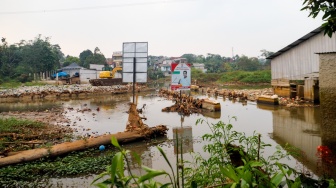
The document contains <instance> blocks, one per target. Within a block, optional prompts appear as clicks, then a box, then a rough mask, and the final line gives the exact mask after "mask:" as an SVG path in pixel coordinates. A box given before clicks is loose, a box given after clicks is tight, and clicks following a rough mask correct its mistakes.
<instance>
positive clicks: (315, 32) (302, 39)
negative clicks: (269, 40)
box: [266, 27, 322, 59]
mask: <svg viewBox="0 0 336 188" xmlns="http://www.w3.org/2000/svg"><path fill="white" fill-rule="evenodd" d="M321 31H322V27H318V28H317V29H315V30H313V31H311V32H310V33H308V34H306V35H305V36H303V37H301V38H299V39H298V40H296V41H295V42H293V43H291V44H290V45H288V46H286V47H285V48H282V49H281V50H279V51H277V52H276V53H274V54H273V55H271V56H268V57H267V58H266V59H273V58H275V57H277V56H279V55H281V54H282V53H284V52H286V51H288V50H290V49H291V48H294V47H295V46H297V45H299V44H300V43H302V42H304V41H306V40H308V39H310V38H311V37H313V36H315V35H317V34H319V33H320V32H321Z"/></svg>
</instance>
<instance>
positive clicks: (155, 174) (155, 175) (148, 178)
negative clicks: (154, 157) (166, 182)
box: [138, 170, 167, 183]
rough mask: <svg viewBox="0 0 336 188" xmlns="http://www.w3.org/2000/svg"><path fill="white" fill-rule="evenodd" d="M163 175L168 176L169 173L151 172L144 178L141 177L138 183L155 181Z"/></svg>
mask: <svg viewBox="0 0 336 188" xmlns="http://www.w3.org/2000/svg"><path fill="white" fill-rule="evenodd" d="M163 174H167V172H165V171H162V170H157V171H151V172H148V173H147V174H145V175H143V176H140V177H139V179H138V181H139V182H140V183H141V182H144V181H146V180H150V179H153V178H155V177H157V176H161V175H163Z"/></svg>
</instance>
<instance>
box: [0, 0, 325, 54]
mask: <svg viewBox="0 0 336 188" xmlns="http://www.w3.org/2000/svg"><path fill="white" fill-rule="evenodd" d="M302 2H303V0H0V38H1V37H4V38H6V40H7V42H9V43H10V44H13V43H17V42H19V41H20V40H33V39H34V38H35V37H36V36H37V35H38V34H41V35H42V36H43V37H51V41H50V42H51V43H52V44H59V45H60V47H61V49H62V52H63V53H64V54H65V55H72V56H77V57H78V56H79V54H80V53H81V52H82V51H84V50H86V49H90V50H91V51H93V50H94V48H95V47H99V48H100V50H101V52H102V53H103V54H104V55H105V57H107V58H108V57H111V56H112V53H113V51H121V50H122V43H123V42H148V46H149V48H148V51H149V55H165V56H181V55H183V54H184V53H193V54H196V55H206V54H207V53H213V54H220V55H222V56H226V57H231V56H232V49H233V53H234V54H238V55H246V56H248V57H258V56H259V55H260V54H261V53H260V50H262V49H266V50H267V51H273V52H276V51H278V50H280V49H281V48H283V47H285V46H287V45H288V44H290V43H292V42H294V41H295V40H297V39H299V38H300V37H302V36H304V35H305V34H307V33H309V32H310V31H312V30H314V29H316V28H317V27H319V26H320V25H321V24H322V21H321V16H319V17H318V18H316V19H313V18H311V17H308V14H309V13H308V12H306V11H300V9H301V8H302Z"/></svg>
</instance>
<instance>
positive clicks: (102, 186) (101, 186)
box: [95, 183, 108, 188]
mask: <svg viewBox="0 0 336 188" xmlns="http://www.w3.org/2000/svg"><path fill="white" fill-rule="evenodd" d="M95 186H97V187H99V188H108V185H107V184H105V183H97V184H95Z"/></svg>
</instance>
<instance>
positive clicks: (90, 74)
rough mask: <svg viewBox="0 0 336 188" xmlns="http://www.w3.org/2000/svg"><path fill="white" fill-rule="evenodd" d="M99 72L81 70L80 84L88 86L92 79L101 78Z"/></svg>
mask: <svg viewBox="0 0 336 188" xmlns="http://www.w3.org/2000/svg"><path fill="white" fill-rule="evenodd" d="M99 72H100V71H96V70H90V69H81V70H80V71H79V77H80V83H81V84H88V83H89V80H90V79H97V78H99Z"/></svg>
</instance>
